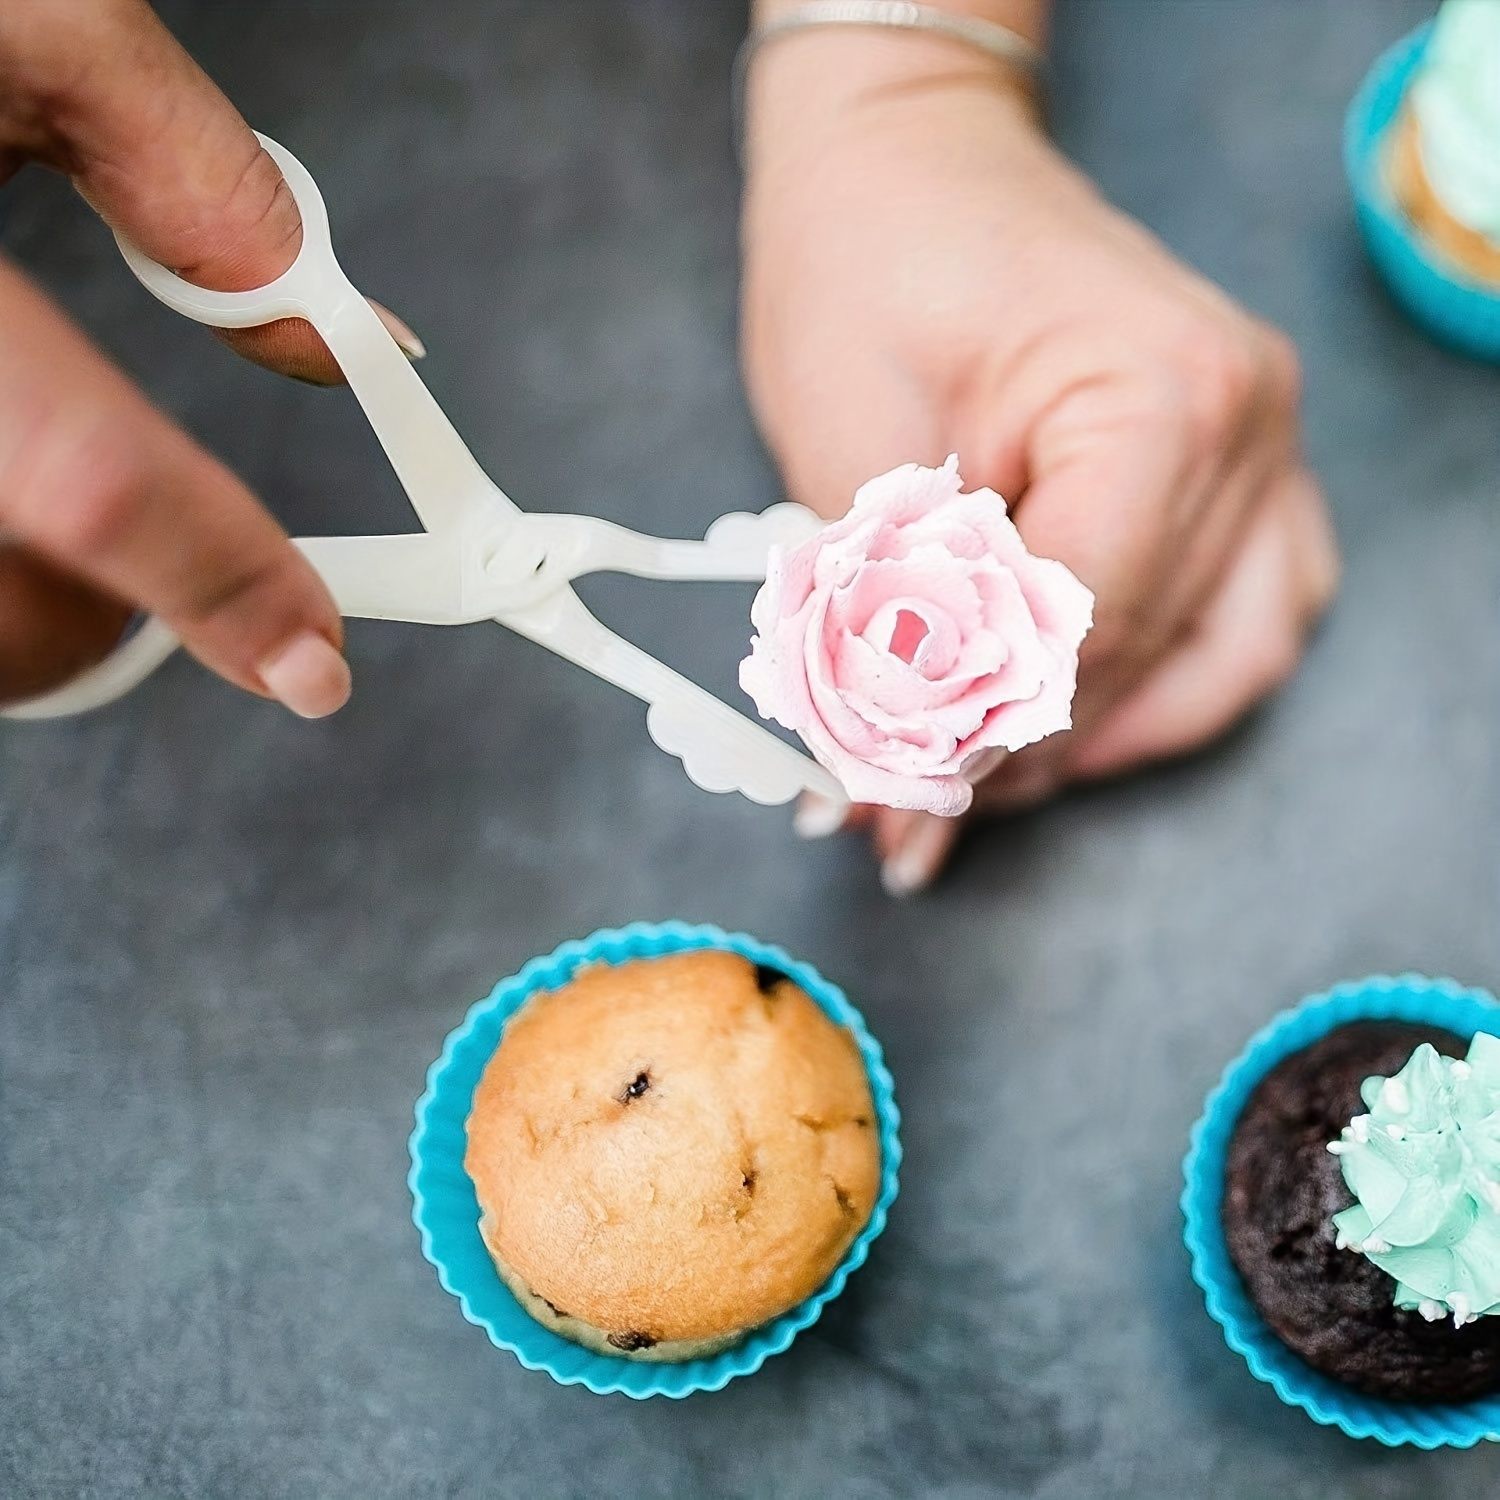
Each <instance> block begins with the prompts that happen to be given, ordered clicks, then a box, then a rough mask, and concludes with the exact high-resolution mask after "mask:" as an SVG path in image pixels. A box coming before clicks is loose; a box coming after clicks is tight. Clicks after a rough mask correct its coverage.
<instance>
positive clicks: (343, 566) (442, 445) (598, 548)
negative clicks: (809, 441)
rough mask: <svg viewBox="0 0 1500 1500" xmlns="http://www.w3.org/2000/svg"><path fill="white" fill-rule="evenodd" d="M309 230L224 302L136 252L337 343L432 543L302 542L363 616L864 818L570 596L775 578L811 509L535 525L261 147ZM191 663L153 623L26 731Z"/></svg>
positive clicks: (51, 702)
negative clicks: (520, 674) (161, 670)
mask: <svg viewBox="0 0 1500 1500" xmlns="http://www.w3.org/2000/svg"><path fill="white" fill-rule="evenodd" d="M260 139H261V142H262V144H263V145H264V146H265V148H266V150H267V151H268V152H270V154H271V156H272V158H273V159H274V160H275V162H276V164H277V166H279V167H280V168H281V171H282V174H283V176H284V177H285V178H286V181H287V185H288V186H289V187H290V189H291V191H292V195H293V197H294V198H295V199H296V202H297V207H298V209H299V210H300V211H301V214H302V248H301V250H300V251H299V252H298V254H297V258H296V260H295V261H294V262H293V264H292V265H291V266H290V267H289V268H288V269H287V270H286V271H285V272H284V273H283V274H282V275H281V276H279V277H277V278H276V280H275V281H272V282H270V283H269V284H268V285H266V286H263V287H261V288H259V289H258V290H255V291H249V292H212V291H207V290H205V289H204V288H202V287H197V286H194V285H192V284H191V283H190V282H187V281H184V280H182V279H181V278H180V277H178V276H176V275H174V274H173V273H172V272H171V271H169V270H167V269H166V268H165V267H164V266H160V265H158V264H157V263H156V262H155V261H152V260H150V259H148V258H147V257H146V256H145V255H143V254H142V253H141V252H140V251H139V250H138V249H136V248H135V246H133V245H132V244H130V243H129V242H128V241H126V240H125V239H123V238H121V239H120V241H119V244H120V250H121V253H122V254H123V255H124V257H125V259H126V262H127V263H128V264H129V266H130V269H131V270H132V271H133V272H134V273H135V275H136V276H137V278H138V279H139V280H140V281H141V283H142V284H143V285H144V286H145V287H146V289H147V290H148V291H149V292H151V293H152V294H153V295H154V296H155V297H157V298H158V299H159V300H160V301H162V302H164V303H165V304H166V305H167V306H168V307H170V308H172V309H173V310H174V311H176V312H179V313H182V314H184V315H185V316H187V317H189V318H193V319H196V320H197V321H198V322H200V323H209V324H212V325H214V326H215V327H219V328H249V327H254V326H257V325H259V324H262V323H270V322H274V321H275V320H277V319H279V318H305V319H306V320H307V321H308V322H309V323H311V324H312V325H313V327H314V328H315V329H317V331H318V333H319V334H320V335H322V338H323V340H324V342H325V343H326V344H327V345H328V347H329V349H330V350H331V351H332V352H333V357H334V358H335V359H336V360H337V361H338V364H339V367H340V368H341V369H342V370H343V372H344V375H345V376H346V378H347V379H348V381H349V385H350V387H351V388H352V389H353V391H354V394H355V396H356V397H357V398H358V400H359V403H360V405H361V407H363V409H364V412H365V415H366V417H368V418H369V421H370V425H371V426H372V427H373V428H374V429H375V434H376V436H377V437H378V438H379V439H380V443H381V446H382V447H383V448H384V449H385V452H386V456H387V457H388V458H389V459H390V462H391V466H392V467H393V468H394V469H395V471H396V475H397V477H398V478H399V479H400V481H401V484H402V487H403V488H404V489H405V491H406V493H407V496H408V498H409V499H410V500H411V504H412V508H413V509H414V510H415V511H416V513H417V516H418V518H419V519H420V521H421V522H422V525H423V527H424V528H425V530H423V531H421V532H417V533H414V534H412V535H403V536H334V537H305V538H301V539H299V540H298V542H297V546H298V547H300V548H301V549H302V551H303V553H304V554H305V555H306V556H307V558H308V559H309V561H311V563H312V564H313V566H314V567H315V568H316V569H317V570H318V572H319V573H320V574H321V575H322V577H323V580H324V582H325V583H327V585H328V587H329V590H330V591H331V592H332V594H333V597H334V599H335V600H336V601H337V603H338V607H339V609H340V611H341V612H342V613H343V614H345V615H348V616H359V617H363V618H366V619H378V620H408V621H413V622H418V623H422V624H429V625H465V624H469V623H472V622H474V621H479V620H495V621H497V622H498V623H500V624H501V625H505V626H508V627H509V628H510V629H512V630H514V631H516V632H517V633H519V634H521V635H524V636H526V637H528V638H529V639H531V640H533V641H536V642H537V643H538V644H539V645H542V646H545V647H547V648H548V649H549V650H551V651H554V652H556V653H557V654H558V655H559V656H563V657H566V658H567V659H568V660H570V661H573V662H576V663H577V664H578V665H579V666H582V667H585V668H587V669H588V670H589V671H590V672H593V673H594V674H595V675H596V676H599V677H602V678H604V679H605V680H606V681H608V682H612V683H614V684H615V685H616V686H617V687H621V688H623V689H624V690H625V691H626V692H628V693H633V694H634V695H635V696H636V697H638V698H641V699H643V700H644V701H645V702H646V704H647V705H648V711H647V715H646V727H647V729H648V730H649V732H650V734H651V738H652V739H653V740H655V741H656V743H657V744H658V745H659V746H660V747H661V748H662V749H663V750H665V751H666V752H667V753H668V754H670V755H675V756H676V757H677V758H678V759H679V760H681V762H682V764H683V767H684V769H685V770H686V771H687V774H688V776H689V777H690V778H691V779H692V780H693V781H694V782H696V783H697V784H698V785H699V786H700V787H703V788H704V789H705V790H707V791H711V792H732V791H737V792H742V793H743V794H744V795H745V796H746V797H748V798H750V799H751V800H752V801H754V802H760V803H764V804H768V805H770V804H776V803H782V802H789V801H791V799H792V798H794V797H796V796H797V795H798V794H799V793H800V792H803V791H811V792H815V793H817V794H819V795H821V796H822V797H825V798H827V799H829V800H830V801H833V802H837V803H842V802H844V801H846V800H847V799H846V797H845V794H844V791H843V789H842V788H841V787H840V786H839V784H838V782H837V781H836V780H835V779H834V777H833V776H832V775H830V774H829V772H827V771H825V770H824V769H823V767H822V766H820V765H818V764H817V763H816V762H815V761H813V760H811V759H810V758H809V757H808V756H806V755H804V754H802V753H801V752H800V751H799V750H796V749H794V748H793V747H792V746H791V745H788V744H786V743H785V742H784V741H782V740H779V739H777V737H776V736H775V735H773V734H771V733H770V731H768V730H767V729H765V728H764V727H763V726H762V725H759V724H756V723H754V722H753V721H752V720H750V719H749V718H747V717H745V715H743V714H740V713H737V712H736V711H735V710H734V709H732V708H730V707H729V706H728V705H727V704H725V703H722V702H720V701H719V700H718V699H717V698H715V697H713V695H712V694H710V693H707V692H705V691H704V690H703V689H702V688H700V687H698V686H696V685H695V684H693V683H691V682H689V681H688V680H687V679H686V678H684V677H682V676H679V675H678V674H677V673H676V672H674V671H672V670H671V668H669V667H667V666H664V665H663V664H662V663H661V662H659V661H657V660H656V658H655V657H653V656H650V655H648V654H647V653H646V652H645V651H642V650H641V649H640V648H639V647H638V646H635V645H632V644H631V643H630V642H629V641H627V640H625V639H623V638H622V637H620V636H618V635H616V634H614V632H613V631H611V630H609V629H607V628H606V627H605V626H604V625H602V624H601V623H600V622H599V621H598V620H596V619H595V618H594V616H593V615H591V614H590V613H589V611H588V610H587V609H586V608H585V607H584V605H583V603H582V601H581V600H580V599H579V598H578V595H577V594H576V593H575V592H574V591H573V589H572V588H571V587H570V584H571V582H572V580H573V579H575V578H578V577H580V576H582V575H583V574H586V573H597V572H618V573H632V574H635V575H636V576H638V577H642V578H664V579H699V580H712V579H725V580H729V579H741V580H752V581H753V580H756V579H760V578H764V577H765V570H766V556H767V552H768V551H769V549H770V547H771V545H772V544H773V543H777V542H779V543H782V544H784V545H788V546H794V545H796V544H797V543H798V542H801V541H803V540H805V539H806V538H807V537H809V536H811V535H812V534H813V533H814V532H815V531H816V530H817V529H818V527H819V525H820V524H821V523H820V522H819V521H818V518H817V517H816V516H814V515H813V513H812V512H811V511H808V510H806V509H804V508H803V507H802V506H799V505H791V504H781V505H773V506H771V507H770V509H768V510H765V511H763V512H761V513H760V514H759V515H751V514H746V513H735V514H732V515H726V516H721V517H719V519H718V520H716V521H715V522H714V523H713V525H711V526H710V527H709V528H708V532H707V534H706V535H705V537H704V539H703V540H702V541H701V542H697V541H677V540H668V539H664V538H660V537H652V536H643V535H641V534H640V533H638V532H634V531H630V530H628V529H626V528H625V527H623V526H618V525H615V524H614V523H613V522H610V521H605V520H601V519H598V518H596V517H591V516H569V515H548V514H528V513H527V512H524V511H522V510H521V509H519V508H518V507H517V506H516V505H515V504H514V503H513V502H512V501H511V500H510V498H509V497H508V496H507V495H506V494H505V493H504V492H503V491H502V490H501V489H500V487H499V486H498V485H496V484H495V483H494V482H493V481H492V480H491V479H490V478H489V477H488V476H487V475H486V474H485V473H484V471H483V470H482V469H481V468H480V467H479V465H478V463H477V462H476V461H475V459H474V457H473V455H472V454H471V453H470V452H469V450H468V448H467V447H466V446H465V444H464V442H463V439H462V438H460V437H459V435H458V433H457V432H456V431H455V430H454V428H453V425H452V424H451V423H450V422H449V420H448V418H447V417H446V416H445V415H444V414H443V411H442V409H441V408H440V407H439V406H438V404H437V402H436V401H435V400H434V399H433V396H432V394H431V392H430V391H429V390H428V389H427V387H426V386H425V385H424V384H423V383H422V380H421V377H420V376H419V375H418V374H417V372H416V371H415V370H414V369H413V368H412V367H411V365H410V363H409V362H408V361H407V359H406V356H405V355H404V354H403V353H402V352H401V350H400V349H399V348H398V347H397V345H396V343H395V341H394V340H393V339H392V338H391V336H390V334H389V333H388V332H387V331H386V329H385V327H384V326H383V325H382V324H381V322H380V319H379V318H378V317H377V316H376V315H375V313H374V312H373V310H372V309H371V307H370V305H369V303H367V302H366V301H365V299H364V298H363V297H362V296H361V295H360V294H359V292H358V291H356V290H355V288H354V287H353V286H352V285H351V284H350V282H349V280H348V278H347V277H346V276H345V275H344V273H343V271H342V270H341V269H340V268H339V264H338V261H337V260H336V259H335V258H334V254H333V245H332V241H331V239H330V236H329V230H328V213H327V209H326V208H325V206H324V203H323V198H322V194H321V193H319V191H318V187H317V184H316V183H315V182H314V181H313V179H312V177H311V175H310V174H309V173H308V171H307V170H306V168H305V167H303V165H302V164H301V162H299V161H298V160H297V159H296V157H294V156H293V155H292V154H291V152H289V151H287V150H286V149H285V148H284V147H283V146H280V145H278V144H277V143H276V142H275V141H272V140H268V139H267V138H266V137H265V136H261V138H260ZM176 646H177V638H176V637H175V636H174V635H173V633H172V632H171V630H169V629H168V628H167V626H166V625H165V624H163V623H162V622H161V621H160V620H156V619H150V620H147V621H146V622H145V624H144V625H143V626H142V627H141V628H140V629H139V630H137V631H136V632H135V633H134V634H133V635H131V636H130V637H129V638H127V639H126V640H125V642H124V643H123V644H122V645H120V646H119V647H117V648H116V650H115V651H114V652H113V653H112V655H111V656H109V657H108V658H106V659H105V660H104V661H103V662H101V663H100V664H99V665H98V666H96V667H94V668H93V669H92V670H90V671H89V672H87V673H85V674H84V675H83V676H82V677H80V678H77V679H75V680H74V681H73V682H71V683H68V684H67V685H66V686H64V687H62V688H60V689H58V690H57V691H55V692H53V693H49V694H47V695H46V696H44V697H41V698H36V699H32V700H31V701H29V702H27V703H23V704H19V705H17V706H15V707H14V708H11V709H9V710H8V711H6V712H7V714H8V716H9V717H12V718H31V719H39V718H52V717H57V716H61V715H66V714H74V713H82V712H84V711H85V710H87V709H90V708H96V707H99V706H101V705H103V704H105V703H109V702H111V701H113V700H114V699H115V698H118V697H120V696H121V695H123V694H124V693H126V692H128V691H129V690H130V689H131V688H133V687H135V686H136V685H137V684H138V683H140V682H141V681H143V680H144V679H145V678H146V677H147V676H148V675H149V674H150V673H151V672H152V671H154V670H155V669H156V668H157V667H158V666H159V665H160V664H161V663H162V662H163V661H165V660H166V658H167V657H168V656H169V655H170V654H171V652H172V651H173V650H174V649H175V648H176Z"/></svg>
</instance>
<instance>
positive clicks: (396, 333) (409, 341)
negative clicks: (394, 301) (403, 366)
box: [370, 302, 427, 359]
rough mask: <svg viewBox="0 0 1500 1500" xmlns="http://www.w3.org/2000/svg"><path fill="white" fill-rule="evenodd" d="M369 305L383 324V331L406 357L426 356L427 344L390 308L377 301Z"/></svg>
mask: <svg viewBox="0 0 1500 1500" xmlns="http://www.w3.org/2000/svg"><path fill="white" fill-rule="evenodd" d="M370 306H371V307H373V308H374V309H375V315H376V317H378V318H379V319H380V321H381V322H382V323H384V324H385V331H386V332H387V333H388V334H390V336H391V337H392V338H393V339H395V341H396V342H397V343H398V344H399V345H400V346H401V352H402V353H403V354H404V355H405V356H406V357H407V358H408V359H425V358H426V357H427V345H426V344H424V343H423V342H422V340H421V339H419V338H418V337H417V336H416V334H414V333H413V332H412V331H411V329H410V328H408V327H407V325H406V324H405V323H403V322H402V321H401V319H400V318H398V317H397V316H396V315H395V313H393V312H392V311H391V310H390V308H388V307H382V306H381V305H380V304H379V303H378V302H372V303H371V304H370Z"/></svg>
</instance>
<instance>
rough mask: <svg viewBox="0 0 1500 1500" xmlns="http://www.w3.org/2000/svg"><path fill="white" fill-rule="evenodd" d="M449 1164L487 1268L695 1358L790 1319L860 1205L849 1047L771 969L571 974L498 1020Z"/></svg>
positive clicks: (865, 1157) (636, 964)
mask: <svg viewBox="0 0 1500 1500" xmlns="http://www.w3.org/2000/svg"><path fill="white" fill-rule="evenodd" d="M468 1134H469V1145H468V1153H467V1156H466V1158H465V1166H466V1167H467V1169H468V1172H469V1175H470V1177H471V1178H472V1179H473V1181H474V1186H475V1190H476V1192H477V1194H478V1198H479V1204H480V1207H481V1210H482V1211H483V1212H484V1215H485V1218H486V1221H487V1222H486V1224H485V1238H486V1242H487V1243H488V1244H489V1246H490V1248H491V1250H492V1251H493V1252H494V1253H495V1254H496V1255H497V1256H498V1257H499V1258H500V1259H501V1260H503V1261H504V1262H505V1264H506V1265H507V1266H508V1267H509V1268H510V1270H511V1271H512V1272H513V1273H514V1274H515V1275H516V1276H518V1277H519V1278H520V1279H521V1280H522V1281H524V1282H525V1284H526V1285H527V1287H529V1288H530V1290H531V1291H532V1292H534V1293H535V1294H536V1295H538V1296H540V1297H543V1298H545V1299H546V1300H547V1301H548V1302H550V1303H552V1304H553V1306H554V1307H555V1308H556V1309H557V1310H558V1311H559V1312H560V1313H562V1314H565V1315H567V1316H569V1317H573V1318H577V1319H581V1320H582V1321H583V1322H586V1323H590V1324H592V1325H594V1326H595V1327H597V1328H600V1329H605V1330H614V1331H617V1332H619V1333H621V1334H629V1335H631V1336H643V1337H644V1338H646V1339H649V1340H654V1341H667V1340H679V1339H708V1338H715V1337H720V1336H723V1335H725V1334H729V1333H733V1332H736V1331H738V1330H742V1329H748V1328H752V1327H754V1326H756V1325H757V1324H759V1323H763V1322H765V1321H766V1320H767V1319H769V1318H773V1317H775V1316H777V1315H778V1314H779V1313H782V1312H784V1311H786V1310H787V1309H788V1308H790V1307H793V1306H795V1305H796V1304H797V1303H798V1302H800V1301H802V1300H803V1299H804V1298H805V1297H807V1296H809V1295H810V1294H811V1293H812V1292H814V1291H815V1290H816V1289H817V1288H818V1286H820V1285H821V1284H822V1282H823V1281H824V1280H826V1278H827V1277H828V1275H829V1274H830V1273H831V1272H832V1271H833V1269H834V1268H835V1266H837V1264H838V1262H839V1260H840V1259H841V1258H842V1256H843V1254H844V1251H845V1250H846V1249H847V1248H848V1246H849V1245H850V1243H851V1242H852V1241H853V1239H854V1237H855V1236H856V1235H857V1234H858V1233H859V1231H860V1229H861V1228H863V1226H864V1224H865V1222H866V1221H867V1220H868V1218H869V1216H870V1212H871V1210H872V1208H873V1206H874V1203H875V1197H876V1193H877V1190H878V1185H879V1178H880V1146H879V1138H878V1134H877V1131H876V1126H875V1107H874V1104H873V1102H872V1100H871V1097H870V1086H869V1081H868V1079H867V1077H866V1074H865V1069H864V1064H863V1061H862V1059H861V1057H860V1054H859V1049H858V1047H857V1046H856V1044H855V1041H854V1038H853V1036H852V1035H851V1034H850V1033H849V1032H848V1031H847V1030H846V1029H845V1028H844V1027H842V1026H839V1025H837V1024H836V1023H835V1022H834V1021H832V1020H831V1019H830V1018H829V1017H828V1016H827V1015H826V1014H825V1013H824V1012H823V1011H822V1010H821V1009H819V1007H818V1006H817V1005H816V1004H815V1003H814V1002H813V1001H812V1000H811V999H809V998H808V996H807V995H806V994H804V993H803V991H802V990H801V989H799V988H798V987H797V985H796V984H794V983H793V982H792V981H791V980H790V979H788V978H787V977H786V975H784V974H782V973H781V972H780V971H779V970H775V969H769V968H766V967H763V966H757V965H756V964H753V963H751V962H750V960H748V959H746V958H744V957H742V956H740V955H739V954H735V953H726V952H721V951H718V950H701V951H695V952H689V953H674V954H669V955H667V956H665V957H661V958H649V959H634V960H631V961H629V962H627V963H623V964H620V965H617V966H608V965H596V966H592V967H589V968H587V969H584V970H583V971H581V972H580V973H579V974H578V975H577V976H576V977H575V978H574V979H573V980H572V981H571V982H570V983H569V984H567V985H566V986H564V987H563V988H562V989H559V990H555V991H551V992H547V993H540V994H537V995H535V996H533V997H532V998H531V999H530V1000H529V1001H528V1002H527V1003H526V1005H525V1006H524V1007H523V1008H522V1009H521V1010H520V1011H519V1012H518V1013H517V1014H516V1015H515V1016H514V1017H512V1018H511V1020H510V1022H509V1023H508V1024H507V1026H506V1028H505V1032H504V1035H503V1036H502V1038H501V1042H500V1046H499V1047H498V1048H497V1049H496V1051H495V1054H494V1056H493V1057H492V1058H491V1059H490V1061H489V1063H488V1065H487V1066H486V1068H485V1072H484V1076H483V1077H482V1078H481V1080H480V1082H479V1087H478V1089H477V1090H476V1091H475V1094H474V1107H473V1111H472V1113H471V1114H470V1116H469V1122H468Z"/></svg>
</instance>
